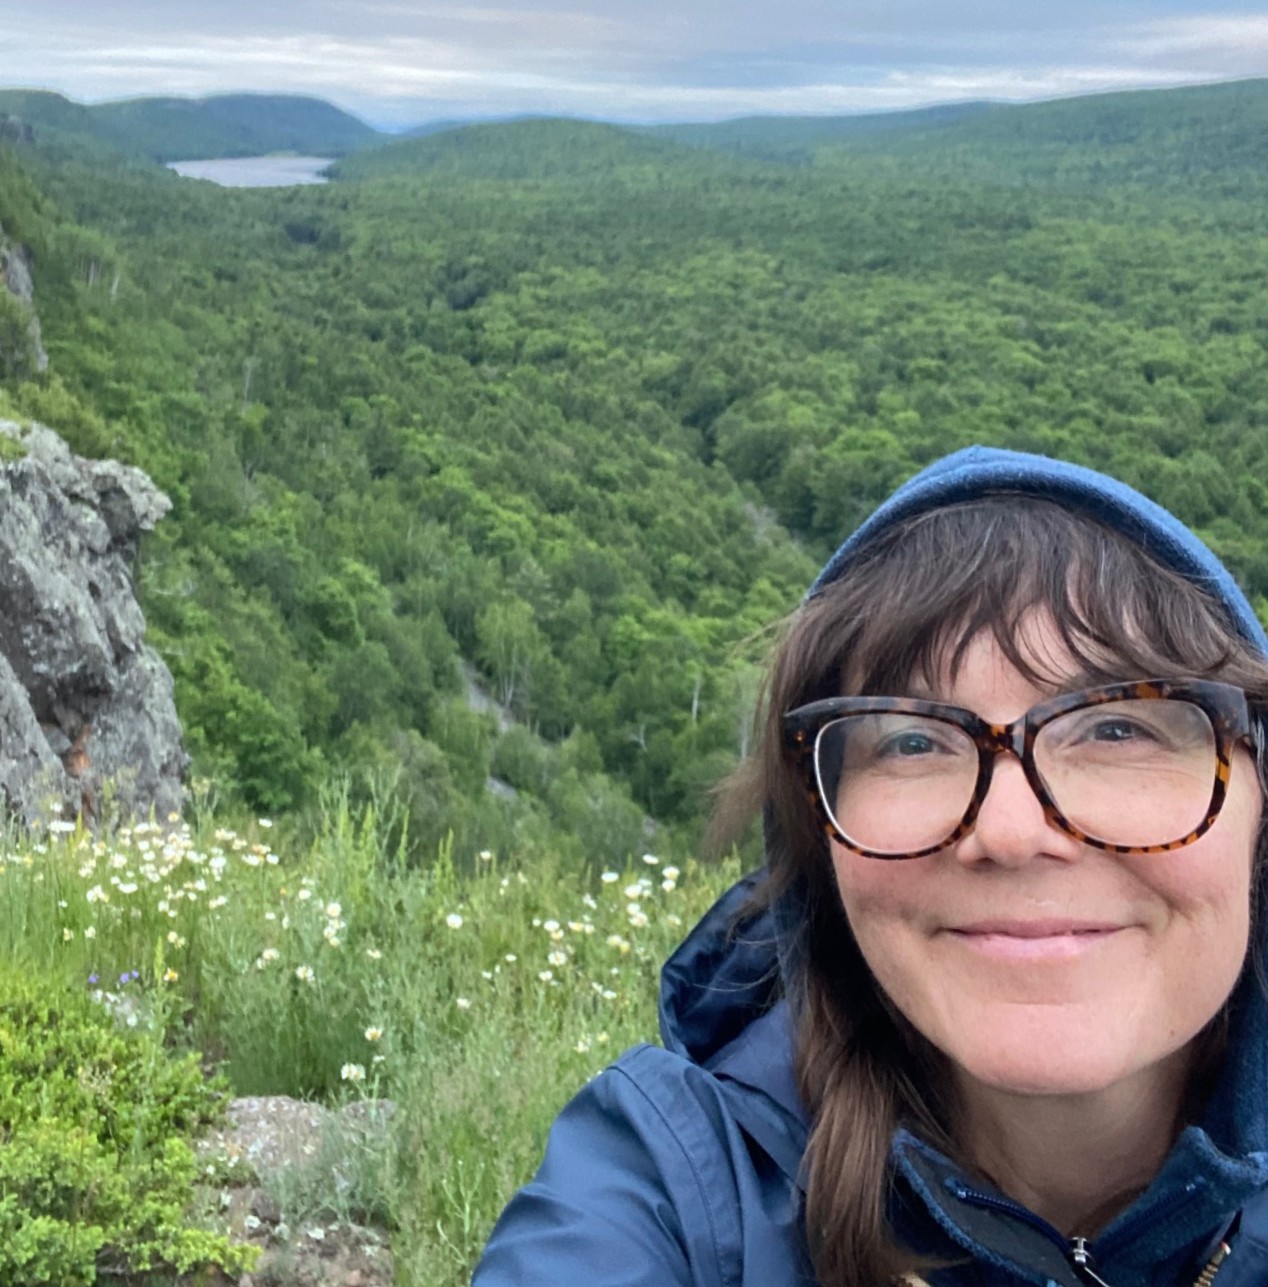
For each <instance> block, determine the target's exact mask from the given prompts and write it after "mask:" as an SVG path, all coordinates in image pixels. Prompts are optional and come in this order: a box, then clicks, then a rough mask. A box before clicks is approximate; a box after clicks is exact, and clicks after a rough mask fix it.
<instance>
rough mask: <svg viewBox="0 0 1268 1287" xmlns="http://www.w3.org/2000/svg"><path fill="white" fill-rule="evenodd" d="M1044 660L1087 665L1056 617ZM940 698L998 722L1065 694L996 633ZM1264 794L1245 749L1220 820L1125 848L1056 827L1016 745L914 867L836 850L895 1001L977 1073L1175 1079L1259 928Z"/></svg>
mask: <svg viewBox="0 0 1268 1287" xmlns="http://www.w3.org/2000/svg"><path fill="white" fill-rule="evenodd" d="M1026 633H1027V639H1026V643H1027V645H1028V649H1029V654H1030V655H1032V656H1033V657H1035V658H1036V660H1037V661H1039V662H1040V663H1041V666H1042V668H1043V670H1044V672H1045V673H1050V672H1052V671H1054V669H1055V670H1057V672H1058V673H1059V672H1060V671H1061V670H1064V671H1065V673H1073V671H1074V666H1073V664H1072V661H1071V659H1070V658H1068V657H1064V656H1063V654H1062V653H1061V651H1060V650H1059V645H1058V644H1057V642H1056V639H1055V632H1054V631H1053V629H1052V628H1051V626H1050V625H1045V624H1044V623H1043V622H1042V621H1040V620H1038V619H1037V620H1036V621H1034V622H1032V625H1031V628H1030V629H1029V630H1028V631H1027V632H1026ZM911 695H918V696H931V697H934V698H936V699H938V700H940V701H945V702H949V703H952V704H954V705H957V706H963V707H967V708H968V709H969V710H972V711H975V712H976V713H977V714H978V715H980V716H982V717H983V718H984V719H986V720H989V721H991V722H998V723H1005V722H1008V721H1011V720H1014V719H1016V718H1017V717H1018V716H1019V715H1022V714H1023V713H1024V712H1025V711H1027V710H1028V709H1029V708H1030V707H1031V706H1033V705H1035V704H1036V703H1037V702H1040V701H1042V700H1043V699H1044V698H1045V697H1047V696H1050V695H1051V690H1048V689H1040V688H1037V687H1036V686H1035V685H1034V684H1032V683H1031V682H1030V681H1029V680H1027V679H1026V678H1024V677H1023V676H1022V675H1021V674H1020V673H1018V671H1016V670H1015V669H1014V668H1013V667H1012V665H1011V664H1010V663H1009V662H1008V661H1007V659H1006V658H1005V657H1004V656H1003V655H1002V654H1001V653H1000V651H999V648H998V646H997V645H996V643H995V641H994V639H993V638H991V637H990V635H989V633H987V634H983V635H979V636H978V638H977V639H975V640H974V641H973V643H972V644H971V645H970V647H969V649H968V652H967V655H966V656H965V659H964V665H963V667H962V669H961V670H960V673H959V675H958V677H957V678H956V680H955V682H954V683H951V682H948V683H946V684H945V685H944V686H942V687H941V688H939V690H938V691H937V692H935V693H931V694H926V693H919V694H911ZM1259 813H1260V792H1259V786H1258V783H1257V780H1256V776H1255V771H1254V766H1253V764H1252V762H1251V759H1250V756H1249V755H1248V754H1247V752H1246V751H1245V750H1244V749H1241V748H1239V749H1238V750H1237V751H1236V752H1235V753H1234V760H1233V774H1232V781H1231V784H1230V789H1229V794H1228V798H1227V800H1226V802H1225V805H1224V808H1223V811H1222V812H1221V813H1220V816H1219V818H1218V820H1217V821H1216V823H1215V825H1214V826H1213V827H1212V828H1211V829H1210V831H1208V832H1207V833H1206V834H1205V835H1204V836H1202V837H1201V838H1200V839H1199V840H1197V841H1196V842H1194V843H1193V844H1191V845H1189V846H1187V847H1186V848H1183V849H1177V850H1174V851H1172V852H1169V853H1162V854H1149V855H1140V856H1128V857H1124V856H1119V855H1114V854H1109V853H1105V852H1103V851H1101V850H1098V849H1093V848H1091V847H1089V846H1087V845H1084V844H1082V843H1081V842H1079V841H1077V840H1075V839H1073V838H1072V837H1070V836H1068V835H1066V834H1065V833H1063V832H1061V831H1057V830H1055V829H1054V828H1053V827H1051V826H1050V825H1049V824H1048V822H1047V820H1046V819H1045V817H1044V814H1043V811H1042V809H1041V808H1040V805H1039V802H1038V800H1036V798H1035V796H1034V794H1033V792H1032V791H1031V789H1030V787H1029V786H1028V784H1027V783H1026V780H1025V777H1024V776H1023V774H1022V769H1021V765H1020V764H1019V763H1018V762H1017V760H1016V759H1015V758H1013V757H1011V756H1007V755H1005V756H1001V757H1000V758H999V759H998V760H997V762H996V765H995V771H994V778H993V781H992V783H991V788H990V792H989V794H988V795H987V798H986V800H985V802H984V803H983V805H982V809H981V813H980V814H979V816H978V819H977V824H976V826H975V828H974V830H973V831H972V832H971V833H970V834H969V835H968V836H966V837H965V838H964V839H963V840H961V841H959V842H958V843H957V844H954V845H950V846H948V847H947V848H946V849H944V850H942V851H941V852H939V853H937V854H933V855H931V856H929V857H925V858H914V859H909V860H905V861H898V862H886V861H880V860H877V859H874V858H861V857H859V856H858V855H857V854H854V853H852V852H850V851H849V850H847V849H845V848H843V847H842V846H840V845H838V844H837V843H836V842H835V841H834V842H833V846H832V857H833V864H834V867H835V871H836V879H837V885H838V888H839V889H840V892H841V898H842V901H843V903H844V905H845V911H846V915H847V917H848V918H849V922H850V926H851V928H852V929H853V932H854V935H855V938H856V940H857V941H858V944H859V947H860V949H861V950H862V953H863V956H864V958H865V959H866V961H867V963H868V965H869V966H870V967H871V970H872V973H873V974H874V975H875V977H876V979H877V981H878V982H879V983H880V985H881V987H882V988H883V989H884V990H885V992H886V993H887V994H888V996H889V997H890V999H891V1000H892V1002H893V1003H894V1004H895V1005H896V1006H897V1007H898V1009H899V1010H900V1011H901V1012H902V1013H903V1014H904V1015H905V1016H906V1017H907V1019H908V1020H909V1021H910V1022H911V1023H912V1024H913V1025H914V1026H915V1028H916V1029H917V1030H918V1031H919V1032H921V1033H922V1034H923V1035H924V1036H925V1037H926V1038H927V1039H928V1040H929V1041H930V1042H932V1043H933V1045H935V1046H936V1047H937V1048H938V1049H939V1050H941V1051H942V1052H943V1054H945V1055H946V1056H948V1058H949V1059H950V1060H951V1061H952V1062H953V1064H954V1065H955V1066H956V1067H957V1068H958V1070H959V1072H960V1073H961V1074H962V1075H963V1076H966V1077H967V1078H968V1079H969V1080H970V1082H976V1083H979V1084H981V1085H984V1086H989V1087H992V1088H995V1089H999V1090H1007V1091H1012V1092H1017V1093H1022V1094H1042V1095H1079V1094H1086V1093H1091V1092H1097V1091H1101V1090H1105V1089H1108V1088H1110V1087H1113V1086H1118V1085H1120V1084H1124V1085H1125V1084H1130V1083H1135V1084H1136V1087H1137V1089H1138V1090H1139V1091H1140V1092H1141V1093H1145V1094H1147V1093H1149V1089H1150V1087H1151V1086H1155V1085H1157V1086H1161V1085H1163V1084H1174V1076H1173V1075H1172V1073H1171V1072H1170V1071H1169V1070H1174V1066H1175V1064H1174V1060H1175V1057H1176V1056H1178V1055H1180V1054H1181V1052H1183V1051H1184V1050H1185V1048H1186V1047H1187V1046H1188V1045H1189V1043H1190V1042H1191V1041H1192V1040H1193V1038H1194V1037H1195V1036H1196V1035H1197V1034H1198V1032H1200V1031H1201V1029H1202V1028H1203V1027H1204V1026H1205V1025H1206V1023H1207V1022H1208V1021H1209V1020H1210V1019H1211V1018H1212V1017H1213V1016H1214V1015H1215V1014H1216V1013H1217V1011H1218V1010H1219V1009H1220V1007H1221V1005H1222V1004H1223V1003H1224V1001H1225V999H1226V998H1227V997H1228V995H1229V993H1230V992H1231V990H1232V988H1233V986H1234V984H1235V983H1236V981H1237V978H1238V975H1239V973H1240V971H1241V968H1242V963H1243V961H1244V960H1245V958H1246V949H1247V942H1248V937H1249V930H1250V923H1249V922H1250V887H1251V868H1252V861H1253V859H1252V850H1253V846H1254V841H1255V835H1256V829H1257V825H1258V821H1259Z"/></svg>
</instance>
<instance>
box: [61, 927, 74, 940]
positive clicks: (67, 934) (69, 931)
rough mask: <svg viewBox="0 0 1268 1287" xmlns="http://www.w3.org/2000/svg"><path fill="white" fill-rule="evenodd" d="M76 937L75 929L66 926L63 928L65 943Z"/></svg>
mask: <svg viewBox="0 0 1268 1287" xmlns="http://www.w3.org/2000/svg"><path fill="white" fill-rule="evenodd" d="M74 937H75V931H74V930H73V929H70V928H69V927H68V928H65V929H63V930H62V942H63V943H69V942H70V941H71V939H73V938H74Z"/></svg>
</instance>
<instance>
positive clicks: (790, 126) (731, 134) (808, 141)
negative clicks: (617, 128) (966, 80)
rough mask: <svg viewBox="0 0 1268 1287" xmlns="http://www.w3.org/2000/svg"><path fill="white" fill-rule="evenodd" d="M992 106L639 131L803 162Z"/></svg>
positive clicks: (759, 119)
mask: <svg viewBox="0 0 1268 1287" xmlns="http://www.w3.org/2000/svg"><path fill="white" fill-rule="evenodd" d="M990 106H991V105H990V104H989V103H950V104H946V105H944V106H941V107H922V108H916V109H913V110H911V111H903V112H869V113H866V114H865V115H855V116H745V117H740V118H738V119H737V120H733V121H719V122H716V123H714V124H708V125H699V124H689V125H649V126H645V127H643V130H644V132H646V133H647V134H650V135H653V136H655V137H659V138H669V139H673V140H674V141H675V142H678V143H687V144H690V145H691V146H693V147H707V148H716V149H718V150H719V151H725V152H739V153H741V154H743V155H746V156H754V157H761V158H763V159H767V160H781V161H788V160H805V159H809V158H810V157H812V156H813V155H814V153H815V152H816V151H817V150H818V149H819V148H821V147H823V146H825V145H827V144H832V143H840V142H843V141H852V140H855V139H859V138H864V137H868V136H885V137H892V136H893V135H896V134H901V133H910V132H913V131H922V130H927V129H929V128H931V127H932V128H941V127H945V126H948V125H953V124H956V123H958V122H960V121H963V120H965V119H966V118H968V117H973V116H976V115H977V114H978V113H980V112H984V111H986V110H988V109H989V107H990Z"/></svg>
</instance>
